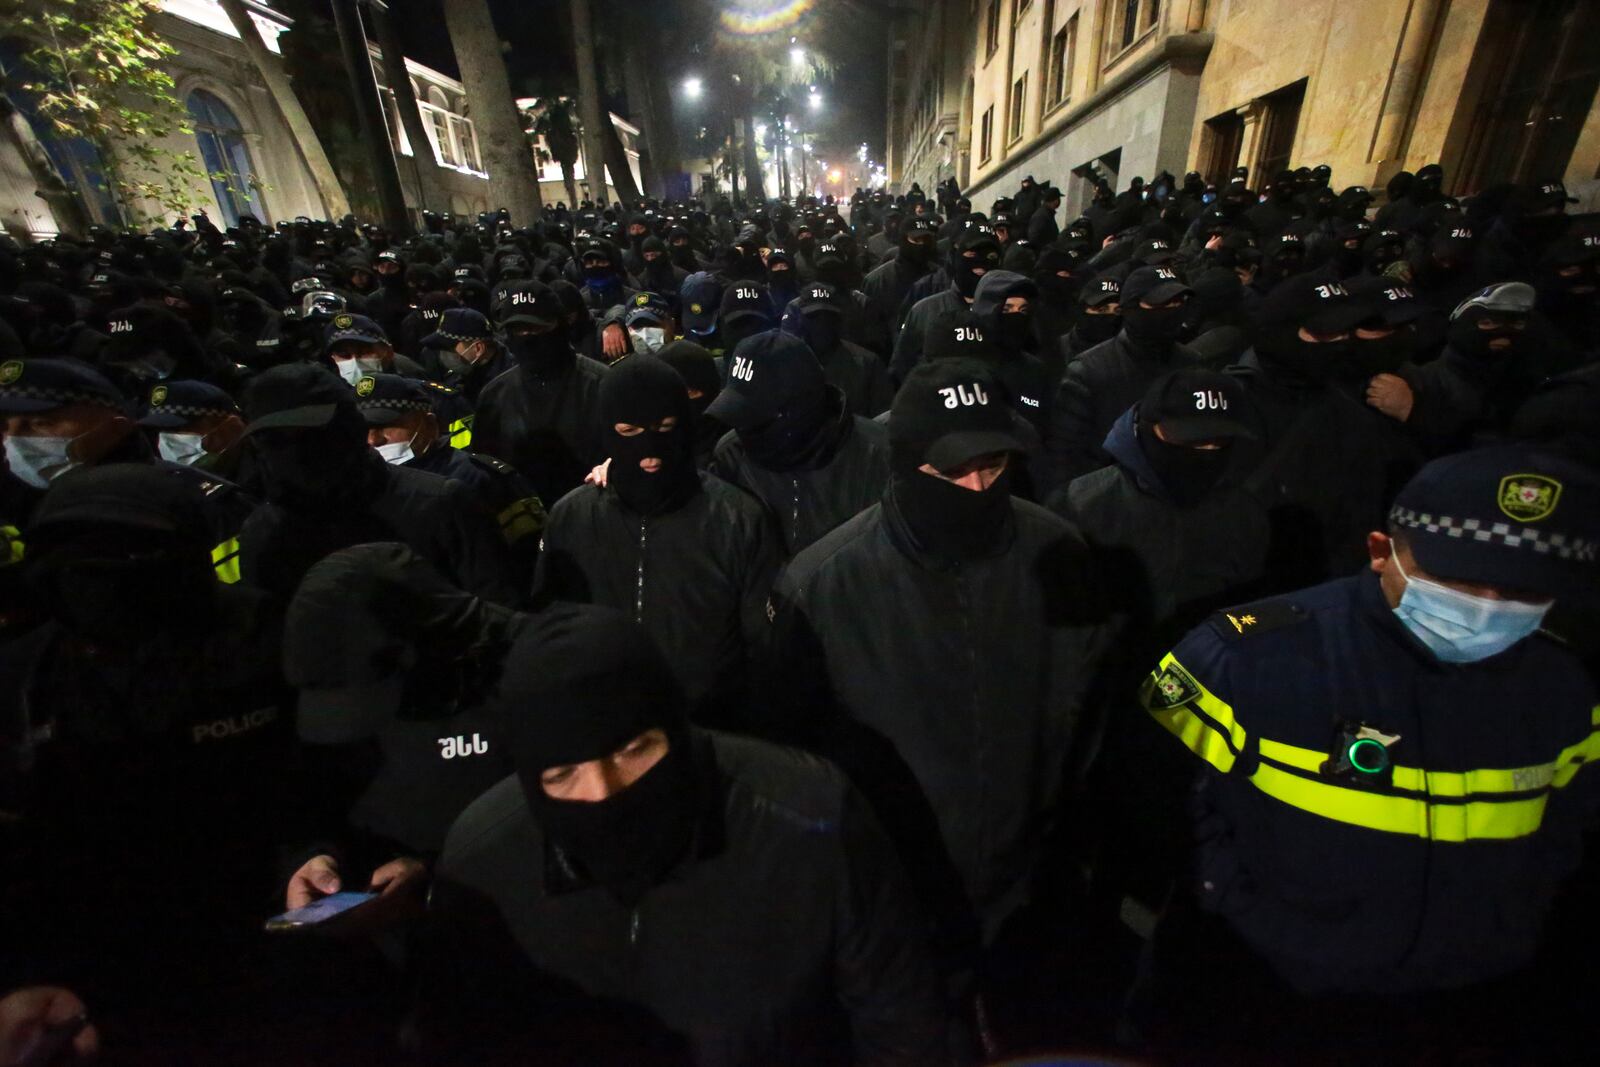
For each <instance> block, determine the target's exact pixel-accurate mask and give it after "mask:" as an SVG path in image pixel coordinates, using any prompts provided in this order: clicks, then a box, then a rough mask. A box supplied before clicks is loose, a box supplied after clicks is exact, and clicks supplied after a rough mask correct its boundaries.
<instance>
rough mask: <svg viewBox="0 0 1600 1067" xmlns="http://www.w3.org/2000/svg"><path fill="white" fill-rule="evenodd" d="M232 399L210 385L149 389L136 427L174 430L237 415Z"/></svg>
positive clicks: (184, 382)
mask: <svg viewBox="0 0 1600 1067" xmlns="http://www.w3.org/2000/svg"><path fill="white" fill-rule="evenodd" d="M237 414H239V405H238V404H236V403H234V402H233V397H231V396H229V395H228V394H227V393H226V392H225V391H224V390H222V389H219V388H217V387H216V386H214V385H212V384H211V383H210V382H196V381H188V380H182V379H179V380H175V381H170V382H162V383H161V384H160V385H157V386H155V387H153V388H152V389H151V390H150V393H149V395H148V396H147V397H146V398H145V411H144V415H143V416H142V417H141V418H140V419H139V425H140V426H145V427H148V428H150V429H153V430H175V429H177V428H178V427H180V426H187V425H189V424H190V423H192V422H194V420H196V419H203V418H207V417H209V416H212V415H237Z"/></svg>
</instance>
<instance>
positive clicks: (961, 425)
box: [889, 358, 1039, 471]
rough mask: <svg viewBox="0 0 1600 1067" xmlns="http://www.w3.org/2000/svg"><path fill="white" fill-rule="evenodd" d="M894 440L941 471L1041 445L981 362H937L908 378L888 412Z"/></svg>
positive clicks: (924, 365) (902, 450)
mask: <svg viewBox="0 0 1600 1067" xmlns="http://www.w3.org/2000/svg"><path fill="white" fill-rule="evenodd" d="M889 440H890V442H891V443H892V444H893V446H894V448H895V451H896V452H897V453H901V454H909V455H911V456H913V457H914V458H916V459H919V460H920V461H921V462H923V463H928V464H931V465H932V466H933V467H935V468H937V469H938V470H942V471H944V470H951V469H952V468H955V467H959V466H960V465H961V464H963V463H965V462H967V461H968V460H970V459H973V458H975V457H977V456H987V455H991V454H993V453H996V452H1023V451H1027V450H1028V449H1031V448H1033V447H1035V446H1037V445H1038V443H1039V437H1038V434H1037V433H1036V432H1035V431H1034V429H1033V427H1032V426H1030V425H1029V424H1028V421H1027V420H1026V419H1024V418H1023V417H1022V416H1021V415H1018V414H1017V413H1016V412H1014V411H1013V410H1012V409H1011V405H1009V404H1007V403H1006V393H1005V386H1004V385H1002V384H1001V383H1000V380H999V379H998V378H997V377H995V371H994V367H993V366H992V365H991V364H989V363H985V362H982V361H980V360H976V359H963V358H955V359H938V360H931V361H929V362H926V363H922V364H919V365H918V366H917V367H916V369H914V370H913V371H912V372H911V373H910V374H908V375H906V380H905V384H904V385H902V386H901V387H900V391H899V392H898V393H896V394H895V397H894V406H893V407H892V408H890V409H889Z"/></svg>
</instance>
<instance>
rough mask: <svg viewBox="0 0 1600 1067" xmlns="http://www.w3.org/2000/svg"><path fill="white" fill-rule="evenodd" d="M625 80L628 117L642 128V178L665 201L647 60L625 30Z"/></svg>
mask: <svg viewBox="0 0 1600 1067" xmlns="http://www.w3.org/2000/svg"><path fill="white" fill-rule="evenodd" d="M622 32H623V33H624V34H626V36H625V37H624V39H623V51H622V56H623V58H622V81H623V85H625V86H626V87H627V91H628V117H629V118H631V119H632V120H633V122H634V125H636V126H638V127H639V179H640V181H642V182H643V183H644V187H645V190H646V191H647V192H648V193H649V194H650V195H651V196H656V197H660V198H662V199H663V200H664V199H666V195H667V194H666V188H665V186H664V185H663V184H662V181H661V171H660V170H659V169H658V168H659V163H660V159H659V157H658V156H657V154H656V141H657V140H658V138H657V136H656V130H657V126H656V116H655V113H654V112H653V111H651V109H650V89H649V86H648V84H647V80H646V77H645V73H644V63H645V57H644V54H643V52H642V50H641V49H640V48H639V45H638V39H637V36H636V35H635V33H634V32H631V31H630V30H628V29H626V28H625V29H624V30H623V31H622Z"/></svg>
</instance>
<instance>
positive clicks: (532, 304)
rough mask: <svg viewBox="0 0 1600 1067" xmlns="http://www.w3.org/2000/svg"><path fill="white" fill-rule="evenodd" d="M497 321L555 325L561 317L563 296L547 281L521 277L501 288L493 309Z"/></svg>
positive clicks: (503, 323)
mask: <svg viewBox="0 0 1600 1067" xmlns="http://www.w3.org/2000/svg"><path fill="white" fill-rule="evenodd" d="M490 310H491V311H492V312H493V313H494V322H495V325H496V326H498V327H500V328H501V329H504V328H505V327H507V326H514V325H523V324H526V325H529V326H555V325H556V324H557V323H559V322H560V321H561V313H562V307H561V297H559V296H557V295H556V291H555V290H554V289H552V288H550V287H549V286H548V285H546V284H544V283H543V282H536V281H531V280H526V279H518V280H517V281H514V282H512V283H511V284H509V285H507V286H506V287H505V288H504V289H502V290H501V291H500V294H499V296H498V297H497V298H496V300H495V302H494V307H492V308H491V309H490Z"/></svg>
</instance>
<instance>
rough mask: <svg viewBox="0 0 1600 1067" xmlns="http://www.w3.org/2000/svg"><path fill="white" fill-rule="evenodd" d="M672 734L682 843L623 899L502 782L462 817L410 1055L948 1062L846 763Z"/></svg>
mask: <svg viewBox="0 0 1600 1067" xmlns="http://www.w3.org/2000/svg"><path fill="white" fill-rule="evenodd" d="M689 740H690V743H691V744H692V745H693V752H694V762H695V767H696V776H697V779H698V781H699V782H700V783H701V793H702V803H701V805H700V814H699V817H698V820H697V823H696V826H695V831H694V836H693V842H692V844H691V845H690V846H689V852H688V854H687V855H686V856H685V857H684V859H682V860H681V861H680V862H679V863H678V865H677V866H676V868H675V869H674V870H673V871H672V872H671V873H670V874H669V875H668V877H667V880H666V881H665V882H664V883H663V884H661V885H658V886H657V887H655V888H654V889H651V890H649V891H648V892H647V893H646V894H645V895H644V896H643V898H642V899H641V900H640V901H639V903H638V904H637V905H636V906H635V907H633V908H631V909H630V908H628V907H626V906H624V905H623V904H622V903H620V902H619V901H618V900H617V898H616V897H614V896H613V895H611V894H610V893H608V892H607V891H606V890H604V889H603V888H601V887H599V886H596V885H595V884H593V883H592V882H589V881H587V880H586V879H585V878H584V877H582V875H581V874H580V873H579V872H578V871H577V870H576V869H575V868H574V867H572V866H570V865H569V864H568V863H567V862H566V861H565V857H564V855H563V853H562V852H561V850H560V849H559V848H558V847H556V846H554V845H553V844H552V843H551V842H550V841H549V840H548V839H547V838H546V837H545V835H544V833H543V831H542V830H541V827H540V824H539V822H538V821H537V820H536V818H535V816H534V814H533V812H532V810H531V808H530V806H529V803H528V800H527V798H526V795H525V793H524V791H523V790H522V788H521V787H520V783H519V781H518V779H517V778H515V777H512V778H508V779H506V780H505V781H503V782H501V783H500V784H499V785H497V786H496V787H495V788H493V789H491V790H490V791H489V792H488V793H485V794H484V795H483V796H482V797H481V798H479V800H478V801H477V802H476V803H475V804H473V805H472V807H470V808H468V809H467V811H466V812H465V813H464V814H463V815H462V816H461V818H460V820H458V821H457V823H456V825H455V826H454V827H453V828H452V830H451V834H450V838H449V840H448V841H447V842H446V845H445V852H444V856H443V858H442V859H441V861H440V864H439V872H438V880H437V882H436V884H435V886H434V889H433V897H432V902H431V904H432V909H433V913H434V918H435V928H434V931H433V935H434V937H433V939H431V940H430V944H432V945H434V946H435V949H436V951H435V954H434V955H433V956H432V957H431V958H430V959H429V961H428V964H427V966H426V968H425V974H426V975H427V979H426V982H427V985H428V988H427V989H425V990H424V998H423V1000H424V1003H425V1004H427V1005H428V1006H429V1008H430V1015H431V1016H432V1018H431V1020H426V1021H425V1023H424V1026H423V1027H422V1030H423V1033H424V1036H425V1039H427V1044H429V1045H431V1046H433V1047H431V1048H429V1059H428V1062H430V1063H440V1064H457V1063H460V1064H467V1063H472V1064H483V1063H494V1064H512V1063H526V1062H528V1055H529V1050H530V1049H539V1050H541V1051H540V1059H541V1061H548V1062H569V1061H570V1062H583V1063H595V1064H613V1063H615V1064H622V1063H627V1064H646V1065H650V1064H668V1063H670V1064H695V1065H696V1067H756V1065H761V1067H785V1065H794V1067H800V1065H802V1064H803V1065H806V1067H827V1065H835V1064H837V1065H840V1067H843V1065H844V1064H855V1065H858V1067H891V1065H903V1067H929V1065H932V1064H938V1063H940V1062H944V1061H945V1059H946V1057H947V1056H948V1052H947V1051H946V1046H945V1044H944V1043H945V1040H946V1038H945V1033H944V1024H943V1005H942V1003H941V999H942V998H941V994H940V989H939V986H938V982H937V980H936V978H935V972H934V970H933V967H932V965H931V963H930V961H929V958H928V955H927V953H926V950H925V948H924V947H923V945H922V943H921V940H920V939H921V927H920V925H919V924H918V923H917V920H916V918H915V915H916V909H915V906H914V904H913V902H912V901H911V899H910V897H909V894H908V892H907V889H906V887H905V882H904V874H903V873H902V872H901V871H900V870H899V868H898V866H897V865H896V863H895V861H894V848H893V846H892V845H890V844H889V842H888V841H887V840H886V839H885V837H884V834H883V831H882V829H881V828H880V827H879V826H878V824H877V822H876V820H875V819H874V818H873V817H872V815H871V813H870V812H869V811H868V810H867V809H866V807H865V805H864V804H863V803H862V801H861V799H860V797H859V796H858V795H857V794H856V793H855V792H854V790H852V789H851V787H850V785H849V783H848V782H847V781H846V780H845V778H844V776H843V775H842V774H840V773H839V771H838V770H836V769H835V768H833V767H832V766H830V765H828V764H826V763H824V762H822V761H820V760H817V759H814V758H812V757H809V756H806V755H803V754H801V753H798V752H795V751H792V750H789V749H783V748H778V747H776V746H773V745H769V744H766V743H764V742H760V741H755V740H751V739H747V738H740V737H734V736H730V735H724V734H715V733H701V732H695V733H693V734H691V735H690V739H689ZM640 1009H643V1010H642V1011H641V1010H640Z"/></svg>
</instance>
